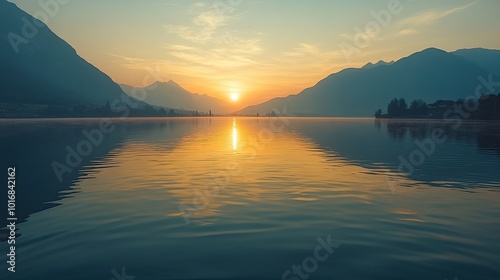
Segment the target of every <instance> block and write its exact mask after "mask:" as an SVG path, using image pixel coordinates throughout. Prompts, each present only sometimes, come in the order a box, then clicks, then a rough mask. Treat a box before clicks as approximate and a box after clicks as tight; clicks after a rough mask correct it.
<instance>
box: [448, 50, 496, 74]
mask: <svg viewBox="0 0 500 280" xmlns="http://www.w3.org/2000/svg"><path fill="white" fill-rule="evenodd" d="M453 54H455V55H457V56H459V57H462V58H464V59H466V60H469V61H470V62H473V63H475V64H477V65H478V66H479V67H481V68H483V69H484V70H486V71H488V72H491V74H495V75H500V50H488V49H483V48H475V49H461V50H457V51H455V52H453Z"/></svg>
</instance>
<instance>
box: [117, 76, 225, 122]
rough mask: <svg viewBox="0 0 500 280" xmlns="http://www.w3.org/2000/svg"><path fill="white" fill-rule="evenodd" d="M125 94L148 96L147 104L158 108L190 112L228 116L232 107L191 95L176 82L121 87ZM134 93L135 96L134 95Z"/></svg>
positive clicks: (208, 97) (198, 95)
mask: <svg viewBox="0 0 500 280" xmlns="http://www.w3.org/2000/svg"><path fill="white" fill-rule="evenodd" d="M120 86H121V88H122V89H123V90H124V91H125V93H127V94H129V95H131V96H142V95H143V94H144V95H146V98H145V99H144V101H145V102H147V103H150V104H154V105H156V106H165V107H171V108H178V109H184V110H188V111H199V112H205V113H207V112H209V111H210V110H211V111H212V112H213V113H214V114H228V113H230V112H231V105H230V104H229V103H228V102H225V101H223V100H220V99H218V98H215V97H211V96H208V95H201V94H196V93H191V92H189V91H187V90H185V89H184V88H182V87H181V86H180V85H179V84H177V83H176V82H174V81H172V80H170V81H168V82H155V83H153V84H151V85H149V86H146V87H144V88H141V87H131V86H128V85H123V84H122V85H120ZM134 91H136V92H135V94H134Z"/></svg>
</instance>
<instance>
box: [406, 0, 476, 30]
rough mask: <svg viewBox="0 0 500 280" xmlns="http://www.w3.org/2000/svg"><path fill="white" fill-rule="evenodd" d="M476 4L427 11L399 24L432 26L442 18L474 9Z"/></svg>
mask: <svg viewBox="0 0 500 280" xmlns="http://www.w3.org/2000/svg"><path fill="white" fill-rule="evenodd" d="M476 3H477V1H475V2H472V3H470V4H467V5H464V6H460V7H456V8H453V9H449V10H445V11H426V12H424V13H420V14H416V15H413V16H410V17H408V18H406V19H403V20H401V21H400V22H399V24H400V25H406V26H421V25H432V24H434V23H435V22H436V21H438V20H440V19H442V18H445V17H447V16H450V15H453V14H457V13H460V12H462V11H464V10H467V9H468V8H470V7H472V6H473V5H474V4H476Z"/></svg>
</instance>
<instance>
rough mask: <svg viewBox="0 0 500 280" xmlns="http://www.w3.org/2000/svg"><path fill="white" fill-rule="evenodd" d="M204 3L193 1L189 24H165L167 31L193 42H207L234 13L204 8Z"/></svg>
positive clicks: (232, 17) (231, 18) (233, 17)
mask: <svg viewBox="0 0 500 280" xmlns="http://www.w3.org/2000/svg"><path fill="white" fill-rule="evenodd" d="M205 6H206V5H205V4H204V3H195V4H193V5H192V6H191V8H190V10H189V12H188V14H189V15H191V16H194V17H193V18H192V20H191V24H190V25H165V26H164V28H165V29H166V30H167V32H168V33H171V34H175V35H177V36H179V37H180V38H182V39H184V40H187V41H191V42H194V43H206V42H209V41H210V40H211V39H212V38H213V36H214V35H215V34H216V32H217V30H218V29H219V28H220V27H222V26H224V25H226V24H227V23H228V22H229V21H230V20H233V19H235V16H234V15H228V14H222V13H220V12H219V11H217V9H215V8H211V9H208V10H206V7H205Z"/></svg>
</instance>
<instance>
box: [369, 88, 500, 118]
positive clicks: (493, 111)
mask: <svg viewBox="0 0 500 280" xmlns="http://www.w3.org/2000/svg"><path fill="white" fill-rule="evenodd" d="M457 108H462V109H463V110H466V109H467V114H468V115H469V116H470V117H469V118H470V119H478V120H500V94H498V95H495V94H488V95H483V96H482V97H481V98H480V99H478V100H464V99H458V100H456V101H453V100H437V101H436V102H434V103H431V104H427V103H426V102H425V101H423V100H422V99H416V100H413V101H412V102H411V103H410V104H409V105H408V103H407V102H406V100H405V99H404V98H399V99H398V98H394V99H392V100H391V101H390V102H389V104H388V105H387V113H386V114H384V113H383V112H382V109H378V110H377V111H376V112H375V117H376V118H430V119H440V118H444V117H447V116H446V115H447V114H451V113H450V110H451V112H455V113H456V110H457Z"/></svg>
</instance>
